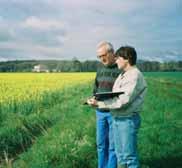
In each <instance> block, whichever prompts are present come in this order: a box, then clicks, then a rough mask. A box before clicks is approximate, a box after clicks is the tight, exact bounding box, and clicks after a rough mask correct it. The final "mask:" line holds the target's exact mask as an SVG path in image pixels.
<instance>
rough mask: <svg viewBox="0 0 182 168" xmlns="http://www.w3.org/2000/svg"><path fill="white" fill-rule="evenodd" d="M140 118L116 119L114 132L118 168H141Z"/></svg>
mask: <svg viewBox="0 0 182 168" xmlns="http://www.w3.org/2000/svg"><path fill="white" fill-rule="evenodd" d="M140 122H141V121H140V116H139V115H138V114H136V115H134V116H132V117H114V118H113V131H114V142H115V151H116V155H117V159H118V167H119V166H121V167H127V168H139V161H138V154H137V132H138V129H139V127H140Z"/></svg>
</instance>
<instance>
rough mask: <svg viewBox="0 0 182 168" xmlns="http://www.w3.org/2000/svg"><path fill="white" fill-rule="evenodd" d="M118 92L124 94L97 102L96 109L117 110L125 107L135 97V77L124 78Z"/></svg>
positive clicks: (136, 91)
mask: <svg viewBox="0 0 182 168" xmlns="http://www.w3.org/2000/svg"><path fill="white" fill-rule="evenodd" d="M118 91H121V92H124V94H121V95H119V96H118V97H114V98H112V99H108V100H105V101H98V107H99V108H101V109H102V108H103V109H104V108H108V109H119V108H123V107H125V106H127V105H128V104H129V103H130V102H131V101H132V100H133V99H135V97H136V96H137V93H138V89H137V76H130V77H128V78H126V79H125V80H124V82H123V85H122V87H121V88H119V90H118Z"/></svg>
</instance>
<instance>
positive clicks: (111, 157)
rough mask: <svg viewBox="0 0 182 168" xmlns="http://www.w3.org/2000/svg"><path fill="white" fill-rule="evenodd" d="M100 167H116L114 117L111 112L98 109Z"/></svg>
mask: <svg viewBox="0 0 182 168" xmlns="http://www.w3.org/2000/svg"><path fill="white" fill-rule="evenodd" d="M96 118H97V153H98V168H116V167H117V159H116V154H115V151H114V139H113V138H114V137H113V131H112V117H111V114H110V113H109V112H100V111H99V110H97V111H96Z"/></svg>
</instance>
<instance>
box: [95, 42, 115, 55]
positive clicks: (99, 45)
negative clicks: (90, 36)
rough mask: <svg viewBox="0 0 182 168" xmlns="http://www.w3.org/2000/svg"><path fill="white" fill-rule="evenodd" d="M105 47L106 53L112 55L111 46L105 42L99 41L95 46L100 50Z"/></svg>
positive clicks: (112, 49)
mask: <svg viewBox="0 0 182 168" xmlns="http://www.w3.org/2000/svg"><path fill="white" fill-rule="evenodd" d="M103 46H104V47H106V50H107V51H108V52H112V53H114V48H113V45H112V44H111V43H109V42H107V41H101V42H100V43H99V44H98V45H97V49H99V48H101V47H103Z"/></svg>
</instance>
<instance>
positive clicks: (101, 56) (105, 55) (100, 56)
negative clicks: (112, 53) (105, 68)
mask: <svg viewBox="0 0 182 168" xmlns="http://www.w3.org/2000/svg"><path fill="white" fill-rule="evenodd" d="M107 55H108V54H107V53H106V54H103V55H98V56H97V58H99V59H101V58H105V57H107Z"/></svg>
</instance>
